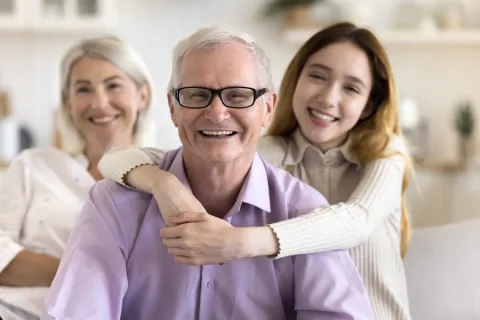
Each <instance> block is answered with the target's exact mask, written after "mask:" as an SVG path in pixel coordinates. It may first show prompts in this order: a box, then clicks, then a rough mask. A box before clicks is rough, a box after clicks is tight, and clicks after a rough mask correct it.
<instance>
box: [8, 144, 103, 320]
mask: <svg viewBox="0 0 480 320" xmlns="http://www.w3.org/2000/svg"><path fill="white" fill-rule="evenodd" d="M87 167H88V161H87V159H86V158H85V157H84V156H83V155H81V156H77V157H72V156H70V155H68V154H66V153H64V152H62V151H60V150H58V149H53V148H52V149H30V150H27V151H24V152H23V153H22V154H20V155H19V156H18V157H17V158H16V159H15V160H14V161H13V162H12V164H11V165H10V167H9V168H8V170H7V171H6V172H5V174H4V175H3V176H2V177H1V178H0V272H1V271H3V270H4V269H5V267H7V265H8V264H9V263H10V262H11V261H12V260H13V259H14V258H15V256H16V255H17V254H18V253H19V252H20V251H21V250H23V249H29V250H32V251H35V252H42V253H46V254H49V255H52V256H54V257H58V258H60V257H61V256H62V254H63V250H64V248H65V245H66V243H67V239H68V237H69V235H70V232H71V230H72V229H73V227H74V224H75V222H76V218H77V216H78V215H79V213H80V211H81V209H82V207H83V203H84V201H85V200H86V198H87V196H88V192H89V190H90V188H91V187H92V186H93V185H94V184H95V182H96V181H95V180H94V179H93V177H92V176H91V175H90V174H89V173H88V171H87V170H86V169H87ZM47 290H48V288H47V287H8V286H0V317H2V318H3V319H4V320H17V319H19V320H20V319H23V320H25V319H30V318H32V319H35V318H37V319H38V318H39V317H40V316H41V312H42V309H43V300H44V298H45V296H46V293H47ZM32 315H33V316H34V317H32Z"/></svg>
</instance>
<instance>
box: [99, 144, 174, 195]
mask: <svg viewBox="0 0 480 320" xmlns="http://www.w3.org/2000/svg"><path fill="white" fill-rule="evenodd" d="M164 155H165V151H163V150H160V149H156V148H136V147H126V148H117V149H113V150H110V151H108V152H107V153H105V154H104V155H103V157H102V159H101V160H100V162H99V164H98V169H99V170H100V173H101V174H102V175H103V176H104V177H105V178H109V179H112V180H113V181H115V182H117V183H120V184H121V185H123V186H124V187H126V188H131V187H130V186H129V185H127V184H126V183H125V181H124V177H125V176H126V175H127V173H129V172H130V171H132V170H133V169H135V168H136V167H140V166H142V165H148V164H150V165H158V164H159V163H160V162H161V161H162V159H163V156H164Z"/></svg>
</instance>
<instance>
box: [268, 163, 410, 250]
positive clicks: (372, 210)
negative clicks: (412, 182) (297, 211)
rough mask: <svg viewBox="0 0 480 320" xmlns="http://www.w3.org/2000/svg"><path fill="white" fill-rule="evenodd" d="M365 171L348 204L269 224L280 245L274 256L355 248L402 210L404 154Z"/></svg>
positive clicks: (366, 168) (371, 165) (325, 207)
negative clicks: (376, 228)
mask: <svg viewBox="0 0 480 320" xmlns="http://www.w3.org/2000/svg"><path fill="white" fill-rule="evenodd" d="M364 170H365V171H364V175H363V178H362V180H361V181H360V183H359V185H358V186H357V188H356V189H355V191H354V192H353V194H352V195H351V196H350V198H349V199H348V201H347V202H346V203H338V204H334V205H330V206H324V207H318V208H317V209H314V210H312V211H311V212H310V213H307V214H305V215H302V216H299V217H297V218H294V219H289V220H285V221H281V222H277V223H273V224H270V225H269V226H270V227H271V228H272V230H273V231H274V232H275V234H276V235H277V237H278V239H279V244H280V251H279V253H278V255H277V256H275V258H281V257H285V256H291V255H297V254H303V253H309V252H323V251H328V250H335V249H349V248H353V247H355V246H357V245H359V244H361V243H363V242H364V241H365V240H366V239H368V237H369V236H370V234H371V233H372V231H373V230H374V229H375V227H376V226H378V225H379V224H380V223H381V222H382V221H384V220H385V219H386V218H387V217H388V216H390V215H391V214H393V213H394V212H396V210H399V209H400V204H401V188H402V181H403V173H404V170H405V158H404V157H403V155H394V156H391V157H389V158H382V159H378V160H375V161H373V162H371V163H369V164H367V165H366V166H365V169H364ZM399 249H400V248H399Z"/></svg>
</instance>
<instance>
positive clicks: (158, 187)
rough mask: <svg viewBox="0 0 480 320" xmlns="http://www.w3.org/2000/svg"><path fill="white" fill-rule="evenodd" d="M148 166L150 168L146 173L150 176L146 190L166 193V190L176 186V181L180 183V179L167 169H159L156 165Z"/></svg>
mask: <svg viewBox="0 0 480 320" xmlns="http://www.w3.org/2000/svg"><path fill="white" fill-rule="evenodd" d="M150 167H151V170H149V172H148V175H149V176H150V178H149V179H148V181H149V184H148V188H149V190H148V191H149V192H150V193H154V192H161V193H166V192H167V191H168V190H172V189H175V187H178V183H180V181H179V180H178V179H177V177H175V175H173V174H172V173H170V172H168V171H163V170H159V169H158V168H157V167H152V166H150Z"/></svg>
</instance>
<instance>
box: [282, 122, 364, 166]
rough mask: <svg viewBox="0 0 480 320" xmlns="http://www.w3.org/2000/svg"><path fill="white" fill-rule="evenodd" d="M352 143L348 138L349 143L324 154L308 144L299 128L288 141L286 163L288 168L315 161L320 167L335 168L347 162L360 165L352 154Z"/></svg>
mask: <svg viewBox="0 0 480 320" xmlns="http://www.w3.org/2000/svg"><path fill="white" fill-rule="evenodd" d="M350 141H351V140H350V139H348V138H347V141H346V142H345V143H344V144H343V145H341V146H340V147H338V148H334V149H330V150H328V151H327V152H325V153H324V152H322V151H321V150H320V149H318V148H317V147H315V146H313V145H312V144H311V143H310V142H308V141H307V139H305V137H304V136H303V134H302V133H301V131H300V128H297V129H296V130H295V132H294V133H293V135H292V138H291V139H289V141H288V147H287V155H286V157H285V161H284V163H285V165H287V166H289V165H297V164H299V163H300V162H301V161H302V160H303V161H306V162H307V163H311V162H310V161H313V162H315V163H318V165H324V166H333V167H336V166H339V165H341V164H343V163H344V162H345V161H348V162H352V163H355V164H358V161H355V157H354V156H353V155H352V154H351V152H350Z"/></svg>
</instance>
